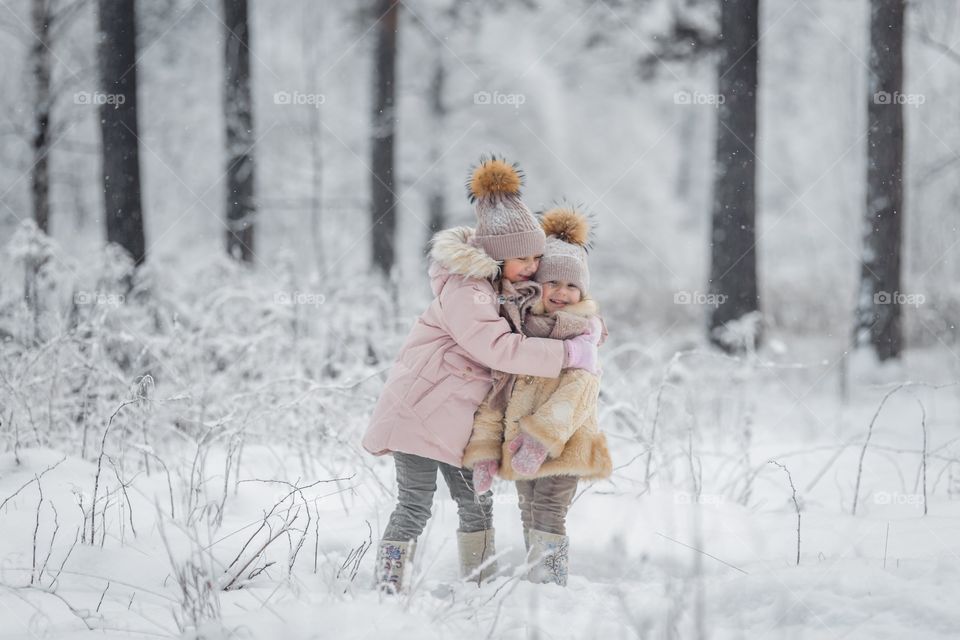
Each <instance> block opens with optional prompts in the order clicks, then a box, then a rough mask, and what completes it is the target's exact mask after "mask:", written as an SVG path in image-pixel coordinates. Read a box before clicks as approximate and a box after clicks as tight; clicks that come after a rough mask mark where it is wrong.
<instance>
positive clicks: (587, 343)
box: [563, 326, 600, 375]
mask: <svg viewBox="0 0 960 640" xmlns="http://www.w3.org/2000/svg"><path fill="white" fill-rule="evenodd" d="M599 339H600V335H599V333H597V334H596V335H594V333H593V331H592V326H591V331H590V332H588V333H584V334H583V335H579V336H577V337H576V338H571V339H569V340H564V341H563V347H564V350H565V351H566V360H565V361H564V365H563V366H564V368H568V369H585V370H587V371H589V372H590V373H592V374H594V375H599V373H600V363H599V356H598V354H597V341H599Z"/></svg>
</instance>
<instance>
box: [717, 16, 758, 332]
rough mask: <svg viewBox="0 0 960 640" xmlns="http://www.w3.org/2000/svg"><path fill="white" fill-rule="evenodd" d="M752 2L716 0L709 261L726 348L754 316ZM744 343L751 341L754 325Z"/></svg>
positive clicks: (754, 52) (754, 34)
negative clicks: (733, 331) (717, 101)
mask: <svg viewBox="0 0 960 640" xmlns="http://www.w3.org/2000/svg"><path fill="white" fill-rule="evenodd" d="M758 4H759V3H758V0H722V2H721V18H720V26H721V34H720V40H719V48H720V61H719V67H718V80H717V91H718V94H719V95H720V96H722V97H723V103H722V104H721V105H720V107H719V110H718V113H719V116H718V123H717V147H716V167H715V177H714V190H713V214H712V219H713V220H712V235H711V248H712V256H711V263H710V293H711V294H714V296H715V298H714V302H715V304H714V306H711V313H710V339H711V341H712V342H713V343H714V344H716V345H717V346H720V347H721V348H724V349H726V350H727V351H739V350H741V349H743V348H745V347H748V346H749V345H746V344H743V343H742V342H738V343H735V344H734V343H731V342H730V340H729V338H727V337H725V336H726V335H727V333H728V332H727V330H726V326H727V323H729V322H731V321H735V320H738V319H740V318H742V317H743V316H745V315H746V314H749V313H751V312H754V311H759V299H758V293H757V258H756V252H755V244H756V227H755V219H756V167H755V156H754V154H755V152H756V150H755V140H756V132H757V58H758V53H757V39H758V25H759V16H758V11H759V7H758ZM746 339H747V340H748V341H750V342H753V344H754V345H755V344H757V343H758V342H759V339H760V328H759V323H756V324H755V325H754V330H753V335H750V336H747V338H746Z"/></svg>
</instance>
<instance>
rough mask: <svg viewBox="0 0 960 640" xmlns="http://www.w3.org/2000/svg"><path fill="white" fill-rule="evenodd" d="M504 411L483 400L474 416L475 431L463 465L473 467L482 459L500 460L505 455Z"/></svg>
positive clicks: (464, 455)
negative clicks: (495, 408)
mask: <svg viewBox="0 0 960 640" xmlns="http://www.w3.org/2000/svg"><path fill="white" fill-rule="evenodd" d="M502 447H503V412H502V411H494V410H493V409H492V408H491V407H490V404H489V402H488V401H487V400H484V401H483V404H481V405H480V408H479V409H477V413H476V415H475V416H474V418H473V433H471V434H470V441H469V442H468V443H467V448H466V450H465V451H464V452H463V466H464V467H466V468H467V469H472V468H473V465H474V464H476V463H477V462H480V461H481V460H495V461H496V462H497V463H499V462H500V459H501V457H502V456H503V449H502Z"/></svg>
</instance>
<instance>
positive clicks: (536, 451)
mask: <svg viewBox="0 0 960 640" xmlns="http://www.w3.org/2000/svg"><path fill="white" fill-rule="evenodd" d="M510 453H512V454H513V460H511V461H510V466H512V467H513V470H514V471H516V472H517V473H519V474H520V475H523V476H532V475H533V474H535V473H536V472H537V470H538V469H540V465H542V464H543V461H544V460H546V459H547V448H546V447H545V446H543V444H541V443H540V441H539V440H537V439H536V438H534V437H532V436H528V435H527V434H525V433H521V434H520V435H519V436H517V438H516V440H514V441H513V442H511V443H510Z"/></svg>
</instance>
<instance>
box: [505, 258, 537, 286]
mask: <svg viewBox="0 0 960 640" xmlns="http://www.w3.org/2000/svg"><path fill="white" fill-rule="evenodd" d="M540 257H541V256H528V257H526V258H507V259H506V260H504V261H503V277H504V278H506V279H507V280H509V281H510V282H524V281H526V280H530V279H532V278H533V275H534V274H535V273H536V272H537V269H539V268H540Z"/></svg>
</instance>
